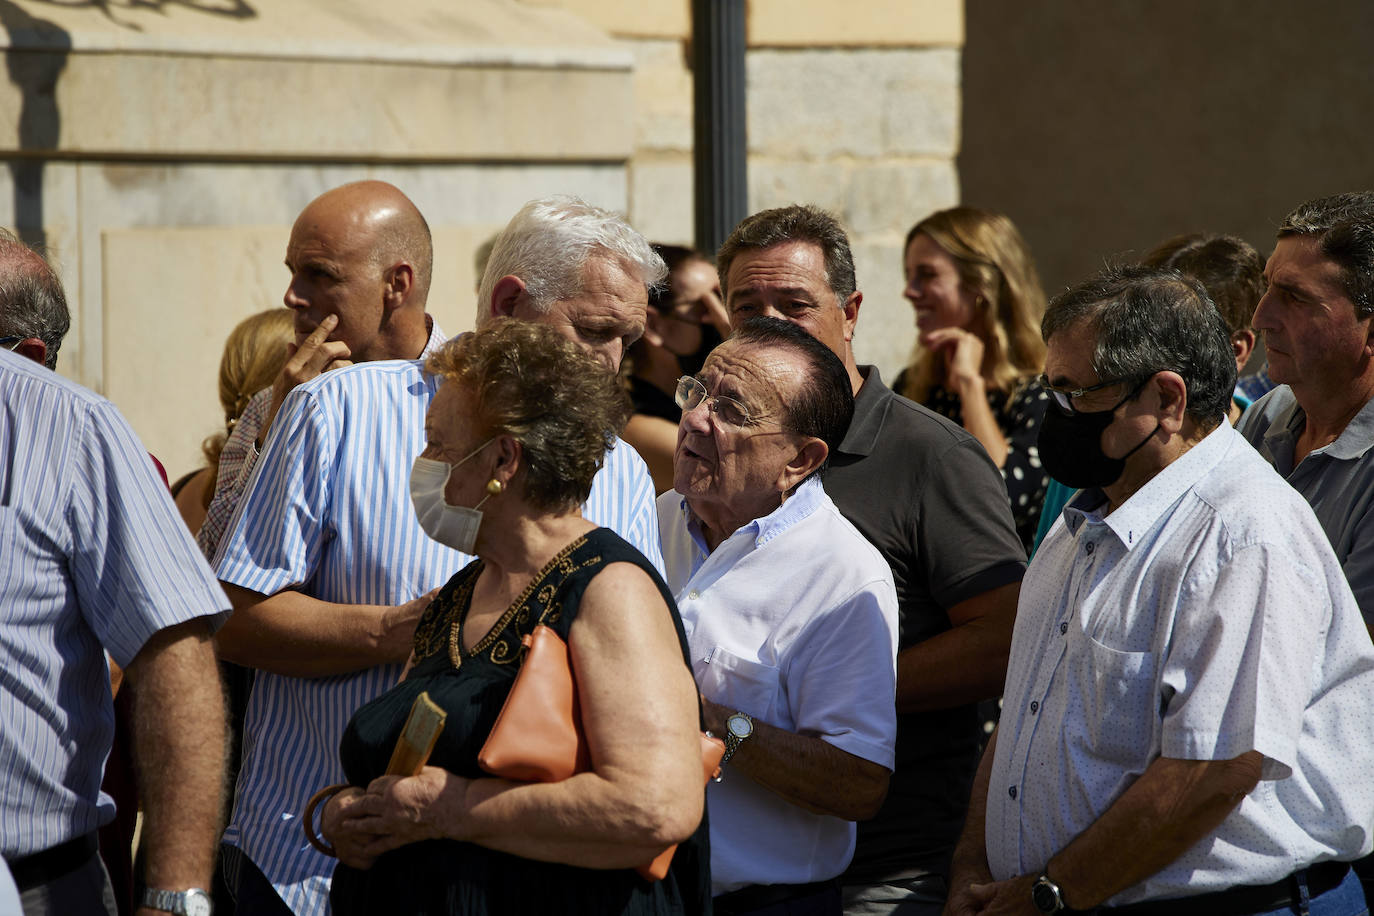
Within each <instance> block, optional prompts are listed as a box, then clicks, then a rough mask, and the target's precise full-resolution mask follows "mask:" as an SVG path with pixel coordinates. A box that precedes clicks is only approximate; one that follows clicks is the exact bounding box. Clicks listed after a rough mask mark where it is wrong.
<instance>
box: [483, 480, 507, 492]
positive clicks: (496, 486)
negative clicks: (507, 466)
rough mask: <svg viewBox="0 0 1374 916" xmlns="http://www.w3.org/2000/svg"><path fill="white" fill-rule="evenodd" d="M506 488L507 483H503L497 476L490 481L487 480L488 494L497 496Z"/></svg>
mask: <svg viewBox="0 0 1374 916" xmlns="http://www.w3.org/2000/svg"><path fill="white" fill-rule="evenodd" d="M505 488H506V485H505V484H503V483H502V482H501V481H499V480H497V479H496V478H495V477H493V478H492V479H491V480H488V481H487V495H488V496H496V495H497V494H498V493H500V492H501V491H502V490H504V489H505Z"/></svg>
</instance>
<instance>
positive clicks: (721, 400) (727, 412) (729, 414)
mask: <svg viewBox="0 0 1374 916" xmlns="http://www.w3.org/2000/svg"><path fill="white" fill-rule="evenodd" d="M673 400H674V401H676V402H677V406H678V407H681V408H682V410H683V412H684V413H685V412H686V411H689V410H695V409H696V408H697V406H698V405H700V404H701V402H702V401H706V402H707V409H708V410H710V411H711V413H713V414H715V415H716V416H718V417H720V420H721V422H722V423H725V424H726V425H727V426H737V427H744V426H748V425H749V409H748V408H747V407H745V406H744V405H743V404H741V403H740V402H739V401H736V400H735V399H734V398H727V397H724V396H723V395H717V396H715V397H711V396H710V395H709V394H708V393H707V391H706V386H705V385H703V384H702V383H701V382H699V381H697V380H696V379H694V378H692V377H691V376H690V375H684V376H683V377H682V378H680V379H678V380H677V394H676V395H674V396H673Z"/></svg>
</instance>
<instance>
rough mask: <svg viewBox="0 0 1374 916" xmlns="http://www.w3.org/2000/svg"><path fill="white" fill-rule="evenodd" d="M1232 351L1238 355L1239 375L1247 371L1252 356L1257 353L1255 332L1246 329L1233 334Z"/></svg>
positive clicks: (1237, 368) (1237, 371)
mask: <svg viewBox="0 0 1374 916" xmlns="http://www.w3.org/2000/svg"><path fill="white" fill-rule="evenodd" d="M1231 351H1232V352H1233V353H1235V354H1236V373H1237V374H1239V373H1240V372H1242V371H1243V370H1244V369H1245V364H1246V363H1248V362H1250V355H1251V354H1252V353H1254V352H1255V332H1254V330H1253V329H1251V328H1244V329H1242V330H1239V331H1237V332H1236V333H1234V334H1232V335H1231Z"/></svg>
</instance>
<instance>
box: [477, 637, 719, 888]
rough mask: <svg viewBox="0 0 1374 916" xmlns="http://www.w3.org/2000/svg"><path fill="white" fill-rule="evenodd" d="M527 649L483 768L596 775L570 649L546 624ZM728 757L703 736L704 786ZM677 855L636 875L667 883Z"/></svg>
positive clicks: (520, 775)
mask: <svg viewBox="0 0 1374 916" xmlns="http://www.w3.org/2000/svg"><path fill="white" fill-rule="evenodd" d="M524 643H525V659H524V661H523V662H522V663H521V665H520V671H519V673H517V674H516V675H515V683H514V684H512V685H511V689H510V694H509V695H508V696H507V697H506V703H505V705H504V706H502V707H501V713H500V715H498V716H497V717H496V723H495V724H494V725H492V727H491V733H490V734H489V735H487V740H486V743H485V744H483V745H482V750H481V752H480V753H478V755H477V763H478V765H479V766H481V767H482V769H484V770H486V771H487V772H488V773H490V774H492V775H493V776H500V777H502V778H504V779H513V780H517V781H519V782H561V781H562V780H564V779H567V778H568V777H569V776H572V775H573V774H574V773H581V772H585V771H586V770H588V769H590V759H589V756H588V753H587V740H586V738H585V736H584V735H583V733H582V716H581V710H580V708H579V707H578V704H577V684H576V682H575V681H574V680H573V673H572V663H571V661H570V659H569V657H568V644H567V643H565V642H564V641H563V640H562V639H561V638H560V637H559V636H558V634H557V633H555V632H554V631H553V630H552V629H551V628H549V627H547V626H545V625H543V624H540V625H538V626H536V627H535V628H534V631H533V632H532V633H531V634H530V635H529V636H526V637H525V639H524ZM724 754H725V744H724V742H722V741H721V740H720V739H719V738H715V737H712V736H711V735H707V734H703V735H702V736H701V762H702V771H703V779H702V781H703V782H708V781H710V780H711V779H712V778H714V777H716V776H718V775H719V774H720V758H721V757H722V756H724ZM676 849H677V846H675V845H674V846H670V847H668V848H667V849H665V850H664V851H663V852H662V853H660V854H659V855H658V856H657V857H655V858H654V860H653V861H652V862H649V863H647V864H645V865H638V866H636V867H635V871H637V872H638V873H639V875H640V877H642V878H644V879H645V880H646V881H658V880H661V879H662V878H663V876H664V875H666V874H668V865H669V864H670V863H671V862H672V860H673V853H674V851H676Z"/></svg>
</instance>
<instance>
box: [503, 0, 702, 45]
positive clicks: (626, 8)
mask: <svg viewBox="0 0 1374 916" xmlns="http://www.w3.org/2000/svg"><path fill="white" fill-rule="evenodd" d="M522 2H524V3H530V4H532V5H535V6H551V7H559V8H561V9H565V10H567V11H569V12H571V13H575V14H576V15H578V16H581V17H582V18H583V19H586V20H587V21H588V22H590V23H592V24H593V25H595V26H596V27H597V28H600V29H605V30H606V31H607V32H609V33H611V34H612V35H621V36H634V37H648V38H687V37H688V36H689V35H691V33H692V2H691V0H522Z"/></svg>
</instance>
